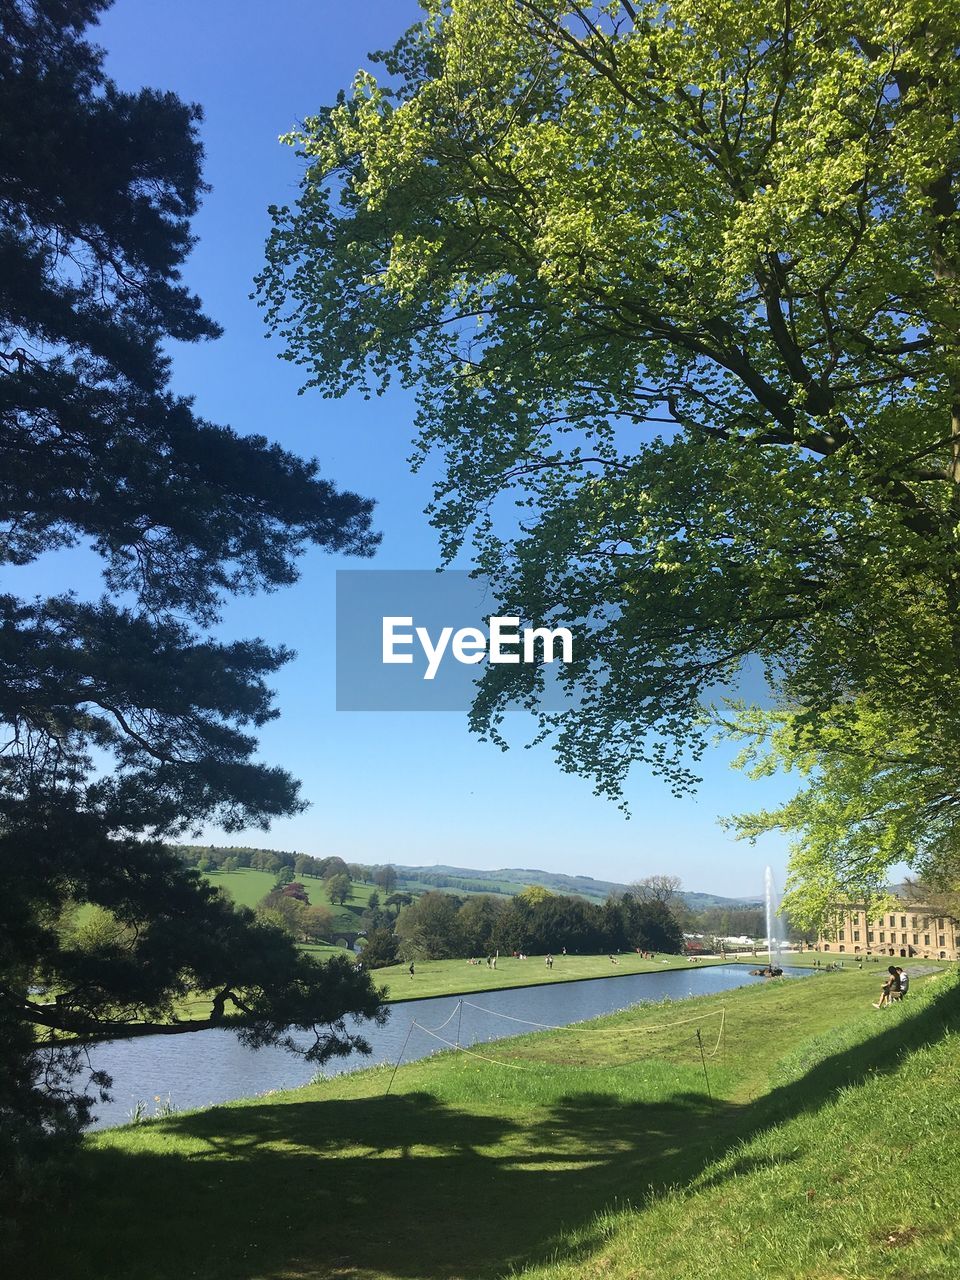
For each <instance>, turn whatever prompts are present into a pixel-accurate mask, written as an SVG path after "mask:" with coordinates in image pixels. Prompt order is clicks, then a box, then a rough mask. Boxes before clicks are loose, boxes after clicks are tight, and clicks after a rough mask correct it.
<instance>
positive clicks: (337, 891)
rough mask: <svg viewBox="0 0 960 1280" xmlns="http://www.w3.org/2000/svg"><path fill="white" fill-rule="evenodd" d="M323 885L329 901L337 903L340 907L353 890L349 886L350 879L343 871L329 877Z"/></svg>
mask: <svg viewBox="0 0 960 1280" xmlns="http://www.w3.org/2000/svg"><path fill="white" fill-rule="evenodd" d="M324 884H325V885H326V890H327V897H328V898H329V899H330V901H331V902H339V904H340V905H341V906H343V904H344V903H345V902H346V900H347V899H348V898H349V897H350V894H351V892H352V888H353V887H352V885H351V884H350V877H349V876H348V875H347V874H346V872H345V871H339V872H337V873H336V874H334V875H332V876H329V877H328V878H327V879H326V880H325V881H324Z"/></svg>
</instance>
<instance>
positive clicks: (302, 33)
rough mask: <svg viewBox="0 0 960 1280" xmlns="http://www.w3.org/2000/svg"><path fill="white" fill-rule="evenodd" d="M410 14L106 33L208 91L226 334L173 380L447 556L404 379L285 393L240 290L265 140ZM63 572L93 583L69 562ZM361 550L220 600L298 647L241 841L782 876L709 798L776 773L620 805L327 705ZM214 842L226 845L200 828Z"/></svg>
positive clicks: (390, 538) (284, 378)
mask: <svg viewBox="0 0 960 1280" xmlns="http://www.w3.org/2000/svg"><path fill="white" fill-rule="evenodd" d="M416 15H417V9H416V6H415V5H414V4H412V3H409V0H367V3H365V4H362V5H360V4H323V3H317V0H312V2H310V3H304V2H301V0H280V2H279V3H276V4H272V5H267V4H264V3H262V0H260V2H256V0H202V3H198V2H197V0H164V2H163V3H162V4H144V3H142V0H117V2H116V3H115V5H114V7H113V9H111V10H110V11H108V13H107V14H106V15H105V17H104V20H103V22H102V24H101V26H100V29H99V33H97V39H98V41H99V43H101V44H102V45H103V46H104V48H105V49H106V50H107V52H108V62H107V66H108V70H109V72H110V74H111V75H112V76H113V78H114V79H115V80H116V81H117V82H118V83H119V84H120V85H121V86H123V87H125V88H131V89H132V88H137V87H139V86H141V85H145V84H146V85H151V86H154V87H157V88H161V89H172V90H174V91H175V92H177V93H178V94H179V95H180V96H181V97H183V98H186V99H188V100H191V101H196V102H199V103H200V104H201V106H202V107H203V109H204V112H205V122H204V124H203V127H202V134H203V139H204V144H205V147H206V153H207V158H206V178H207V181H208V182H209V183H210V184H211V186H212V188H213V189H212V191H211V193H210V194H209V195H208V196H207V198H206V201H205V204H204V207H203V210H202V212H201V214H200V216H199V217H198V218H197V220H196V223H195V230H196V233H197V235H198V236H199V243H198V245H197V247H196V249H195V251H194V253H193V256H192V258H191V260H190V264H189V271H188V276H187V283H188V284H189V285H190V286H191V287H193V288H194V289H195V290H197V292H199V294H200V295H201V297H202V298H203V300H204V303H205V307H206V310H207V312H208V313H209V314H211V315H212V316H213V317H214V318H215V319H217V320H218V321H219V322H220V323H221V324H222V325H223V326H224V328H225V331H226V332H225V336H224V337H223V338H222V339H221V340H220V341H219V342H216V343H212V344H205V345H202V346H195V347H182V348H177V349H176V351H175V352H174V381H175V387H176V389H177V390H178V391H180V392H184V393H189V394H191V395H193V396H194V397H195V399H196V403H197V407H198V410H199V411H200V412H201V413H202V414H203V415H204V416H206V417H208V418H209V419H211V420H212V421H215V422H221V423H229V424H230V425H232V426H233V427H234V428H235V429H236V430H238V431H241V432H263V433H264V434H266V435H268V436H270V437H271V438H273V439H275V440H277V441H279V442H280V443H282V444H283V445H284V446H285V447H287V448H290V449H294V450H296V451H298V452H301V453H305V454H315V455H317V456H318V457H319V458H320V459H321V461H322V464H323V470H324V472H325V474H327V475H328V476H330V477H331V478H333V479H334V480H335V481H336V482H337V483H338V484H339V485H341V486H344V487H349V488H353V489H356V490H357V491H359V492H360V493H363V494H365V495H368V496H371V497H373V498H375V499H376V501H377V510H376V520H377V524H378V527H379V528H380V529H381V530H382V532H383V546H382V550H381V552H380V554H379V555H378V557H377V559H376V561H375V565H376V567H377V568H381V569H384V568H396V569H424V568H432V567H434V566H436V564H437V563H438V559H439V557H438V549H437V544H436V538H435V535H434V533H433V531H432V530H431V529H430V527H429V525H428V523H427V520H426V517H425V516H424V515H423V514H422V512H423V507H424V505H425V503H426V501H427V499H428V496H429V484H430V480H429V477H428V476H423V475H421V476H417V477H415V476H412V475H411V474H410V471H409V468H408V466H407V464H406V457H407V455H408V453H409V449H410V439H411V426H410V422H411V417H412V413H411V405H410V402H409V400H408V399H406V398H405V397H404V396H403V395H401V394H396V395H393V396H390V397H388V398H386V399H384V400H379V401H376V402H372V403H367V402H365V401H363V400H362V399H360V398H359V397H355V398H348V399H345V400H343V401H339V402H330V401H325V400H321V399H320V398H319V397H317V396H312V397H311V396H309V395H306V396H302V397H299V396H298V395H297V389H298V378H297V374H296V370H295V369H293V368H292V367H290V366H288V365H286V364H285V363H283V362H282V361H280V360H279V359H278V358H277V350H278V349H277V347H276V346H275V345H274V344H273V343H272V342H269V341H268V340H266V339H265V337H264V329H263V326H262V320H261V314H260V312H259V311H258V310H257V308H256V306H255V305H254V304H253V303H252V302H251V301H250V300H249V297H248V295H249V293H250V291H251V282H252V278H253V276H254V274H255V273H256V272H257V270H258V269H259V267H260V264H261V261H262V257H263V245H264V241H265V238H266V235H267V232H268V229H269V220H268V217H267V213H266V209H267V206H268V205H269V204H271V203H277V204H281V203H285V202H288V201H290V200H292V199H294V198H295V195H296V189H297V181H298V163H297V161H296V159H295V157H294V155H293V153H292V152H291V151H290V149H289V148H286V147H282V146H280V145H279V143H278V141H277V139H278V136H279V135H280V134H281V133H284V132H285V131H286V130H287V129H289V128H290V126H291V125H292V124H294V123H295V122H296V121H297V120H298V119H301V118H302V117H304V116H306V115H310V114H311V113H313V112H314V111H315V110H316V109H317V108H318V107H320V106H322V105H324V104H326V103H329V102H331V101H332V100H333V98H334V97H335V95H336V92H337V90H338V89H340V88H341V87H344V86H346V85H348V84H349V82H350V81H351V79H352V77H353V75H354V74H355V72H356V71H357V69H358V68H360V67H361V66H365V65H369V64H368V61H367V53H368V51H369V50H371V49H379V48H384V47H385V46H387V45H389V44H390V43H392V42H393V40H394V39H395V38H396V37H397V36H398V35H399V34H400V33H401V31H402V30H403V29H404V28H405V27H406V26H408V25H409V24H410V23H411V22H412V21H413V20H415V17H416ZM70 563H71V566H72V567H71V569H70V573H71V574H72V575H73V581H74V585H77V586H78V588H80V589H89V588H90V579H89V576H88V573H87V571H86V568H85V566H84V563H83V558H82V557H74V558H73V559H72V560H71V562H70ZM355 563H356V562H351V561H348V560H343V559H337V558H336V557H330V556H323V555H320V554H311V555H309V556H308V557H306V558H305V560H304V562H303V577H302V580H301V582H300V583H299V584H298V585H297V586H296V587H294V588H292V589H290V590H287V591H285V592H283V593H281V594H277V595H272V596H267V597H260V598H258V599H255V600H239V601H234V602H231V604H230V605H229V606H228V608H227V610H226V613H225V629H226V630H227V632H228V633H230V634H234V635H252V634H258V635H261V636H263V637H264V638H265V639H267V640H269V641H271V642H275V643H279V642H282V643H284V644H288V645H290V646H292V647H293V648H294V649H296V650H297V652H298V658H297V659H296V661H295V662H293V663H291V664H290V666H289V667H287V668H286V669H285V670H284V671H283V672H282V673H281V675H280V677H279V678H278V679H277V681H276V689H277V696H278V701H279V705H280V707H281V709H282V716H281V718H280V719H279V720H278V721H277V722H275V723H274V724H272V725H271V726H269V727H268V729H267V731H265V732H264V734H263V736H262V745H263V755H264V757H265V758H266V759H268V760H271V761H274V762H277V763H281V764H283V765H284V766H286V767H288V768H289V769H291V770H292V771H293V772H294V773H295V774H296V775H297V776H298V777H299V778H301V779H302V781H303V785H304V790H305V793H306V795H307V797H308V798H309V799H310V800H311V801H312V806H311V808H310V809H309V811H308V812H307V813H305V814H304V815H302V816H300V817H298V818H296V819H291V820H288V821H284V822H279V823H277V824H276V825H275V826H274V827H273V829H272V830H271V831H269V832H267V833H263V832H257V831H251V832H248V833H245V834H244V836H243V837H241V839H240V842H241V843H249V844H261V845H265V846H268V847H274V848H287V849H291V848H295V849H300V850H307V851H309V852H315V853H338V854H341V855H342V856H344V857H345V858H347V859H350V860H357V861H362V862H367V861H371V862H385V861H394V862H400V863H434V862H445V863H452V864H455V865H464V866H476V867H489V868H494V867H501V866H521V867H543V868H546V869H549V870H554V871H566V872H569V873H573V874H578V873H579V874H587V875H593V876H595V877H597V878H609V879H614V880H620V881H630V880H633V879H637V878H639V877H641V876H644V875H648V874H651V873H655V872H669V873H671V874H677V875H679V876H681V877H682V880H683V883H684V887H685V888H688V889H697V890H704V891H708V892H714V893H720V894H729V895H742V894H750V895H753V894H757V895H760V894H761V893H762V888H763V869H764V866H765V864H766V863H767V862H769V863H770V864H771V865H772V866H773V868H774V873H775V876H776V878H777V881H778V884H779V885H780V886H781V887H782V884H783V874H784V873H783V868H784V860H785V858H784V842H783V841H782V840H781V839H779V838H777V837H773V836H770V837H766V838H765V839H764V840H763V841H761V842H760V843H759V844H758V845H757V846H755V847H751V846H748V845H740V844H737V843H736V842H734V841H733V840H731V839H730V838H729V837H728V836H727V835H726V834H725V833H724V832H723V831H722V830H721V829H720V828H719V826H718V825H717V821H716V820H717V817H718V815H720V814H726V813H731V812H735V811H737V810H739V809H749V808H753V807H756V806H760V805H765V804H771V803H774V802H775V801H776V800H777V799H779V798H780V797H782V796H784V795H786V794H787V793H788V792H789V790H790V786H789V780H786V781H784V780H782V779H773V780H770V781H768V782H765V783H764V784H757V783H749V782H748V781H747V780H746V779H744V778H742V777H741V776H740V775H738V774H736V773H734V772H732V771H731V770H730V769H729V767H728V761H729V758H730V753H729V752H727V751H723V752H721V751H717V752H715V753H714V754H713V755H712V756H711V757H710V758H709V759H708V760H707V761H706V763H705V769H706V771H707V777H706V780H705V783H704V785H703V787H702V789H701V790H700V792H699V794H698V795H697V796H695V797H691V798H687V799H683V800H675V799H673V798H672V797H671V796H670V794H669V792H668V791H667V789H666V788H665V787H664V785H663V784H662V783H660V782H659V781H657V780H656V779H653V778H650V777H647V776H644V775H642V774H640V773H637V774H636V775H635V776H634V778H633V779H632V781H631V785H630V788H629V800H630V804H631V807H632V810H633V817H632V819H631V820H630V821H627V820H625V819H624V817H623V815H622V814H621V813H620V812H619V810H617V809H616V808H615V806H613V805H612V804H610V803H609V802H608V801H604V800H601V799H598V798H596V797H594V796H593V794H592V792H591V788H590V785H589V783H587V782H586V781H584V780H582V779H578V778H574V777H570V776H569V775H566V774H562V773H560V772H559V770H558V769H557V768H556V766H555V764H554V761H553V757H552V754H551V752H550V750H549V749H548V748H547V747H540V748H536V749H534V750H524V749H523V747H522V738H520V737H519V735H518V738H519V741H518V746H517V747H516V749H513V750H511V751H509V752H507V753H501V752H500V751H498V750H497V749H496V748H494V747H492V746H489V745H486V744H483V743H481V742H479V741H477V740H476V739H474V738H473V737H471V735H470V733H469V731H468V729H467V726H466V721H465V717H464V716H461V715H459V714H454V713H447V714H416V713H400V712H395V713H389V714H388V713H383V714H376V713H364V714H348V713H339V714H338V713H337V712H336V711H335V709H334V669H333V637H334V616H333V602H334V571H335V569H336V568H337V567H338V565H339V566H340V567H349V566H351V565H353V564H355ZM63 572H64V570H63V566H62V562H61V563H60V564H59V565H58V566H52V565H41V566H36V567H34V568H33V569H32V570H31V573H32V575H33V582H32V585H33V587H34V589H36V590H43V589H46V588H48V587H49V586H52V585H59V583H58V582H57V579H58V578H60V576H61V575H62V574H63ZM206 838H207V839H209V840H210V841H212V842H213V841H217V840H218V839H222V837H219V836H218V834H217V833H216V832H213V831H209V832H207V833H206Z"/></svg>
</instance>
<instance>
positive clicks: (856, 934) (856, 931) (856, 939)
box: [853, 929, 860, 942]
mask: <svg viewBox="0 0 960 1280" xmlns="http://www.w3.org/2000/svg"><path fill="white" fill-rule="evenodd" d="M853 940H854V942H859V941H860V930H859V929H854V931H853Z"/></svg>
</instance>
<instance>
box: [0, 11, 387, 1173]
mask: <svg viewBox="0 0 960 1280" xmlns="http://www.w3.org/2000/svg"><path fill="white" fill-rule="evenodd" d="M105 7H106V3H105V0H3V3H2V4H0V118H2V121H3V127H2V129H0V563H5V564H7V565H18V566H22V565H29V564H30V563H32V562H33V561H34V560H36V559H37V558H38V557H39V556H41V555H43V554H45V553H47V552H51V551H62V550H64V549H67V548H71V547H76V546H79V545H84V544H85V545H88V546H91V547H92V548H93V549H94V550H95V552H96V553H97V554H98V555H99V557H100V558H101V560H102V564H103V571H104V592H103V595H102V597H101V598H100V599H99V600H93V601H91V600H85V599H80V598H77V596H75V595H74V594H64V595H59V596H55V597H52V598H49V599H29V600H28V599H20V598H17V597H16V596H15V595H14V594H12V593H11V592H9V591H7V592H4V593H2V594H0V671H2V683H0V721H2V730H3V732H2V740H0V876H2V884H3V892H2V894H0V1033H2V1034H0V1043H2V1044H3V1046H4V1047H3V1049H2V1050H0V1055H2V1057H3V1062H2V1063H0V1066H2V1068H3V1069H2V1070H0V1080H2V1081H3V1083H2V1084H0V1161H2V1160H3V1158H4V1157H5V1156H7V1155H9V1156H11V1157H16V1158H17V1159H19V1160H22V1159H23V1158H24V1155H25V1153H28V1152H29V1148H30V1145H31V1140H32V1139H34V1138H36V1137H37V1136H38V1135H42V1134H43V1133H51V1132H60V1133H64V1132H72V1131H76V1130H77V1129H78V1128H79V1127H80V1125H82V1123H83V1122H84V1121H85V1120H87V1119H88V1118H89V1115H90V1110H91V1106H92V1105H93V1103H94V1099H93V1098H92V1097H91V1095H90V1093H89V1092H86V1091H85V1084H84V1082H83V1080H82V1078H79V1077H78V1075H77V1072H78V1070H79V1067H80V1064H81V1062H82V1060H83V1058H82V1050H83V1047H84V1045H85V1044H86V1043H87V1042H88V1041H90V1040H95V1039H98V1038H103V1037H105V1036H108V1035H109V1036H117V1035H121V1036H122V1035H134V1034H144V1033H147V1032H154V1031H162V1032H167V1033H175V1032H182V1031H190V1030H195V1029H198V1028H200V1027H204V1026H213V1025H217V1024H219V1023H222V1022H224V1020H228V1019H229V1018H230V1017H231V1015H233V1016H234V1017H235V1018H236V1019H237V1021H238V1026H239V1028H240V1032H239V1033H240V1034H241V1036H242V1037H243V1038H244V1039H245V1040H246V1041H247V1043H249V1044H251V1045H254V1046H256V1045H261V1044H266V1043H285V1044H289V1045H291V1047H292V1041H291V1040H290V1036H289V1029H290V1028H297V1027H298V1028H309V1029H311V1030H313V1031H314V1033H315V1035H314V1039H313V1041H312V1042H311V1046H310V1049H309V1056H310V1057H311V1058H313V1059H315V1060H323V1059H325V1058H327V1057H329V1056H330V1055H331V1054H342V1053H345V1052H348V1051H349V1050H350V1048H351V1047H353V1046H362V1044H363V1042H362V1039H361V1037H359V1036H358V1035H357V1034H355V1033H354V1032H348V1031H347V1029H346V1027H345V1024H344V1018H345V1016H346V1015H347V1014H357V1015H360V1016H363V1017H368V1018H369V1017H378V1016H380V1004H379V999H378V995H377V993H376V992H375V991H374V989H373V988H372V986H371V985H370V983H369V980H368V979H367V978H366V977H365V976H363V975H360V974H358V973H357V971H356V970H355V969H354V968H353V967H352V966H350V965H348V964H347V963H342V962H340V963H338V962H336V961H333V962H331V963H329V964H326V965H320V964H317V963H315V962H314V961H312V960H310V959H308V958H306V957H305V956H303V955H302V954H301V953H299V952H298V951H297V950H296V948H295V947H294V946H293V944H292V943H291V942H290V941H289V940H288V939H287V938H286V937H285V936H284V935H283V934H282V933H281V932H280V931H279V930H277V929H275V928H271V927H269V926H267V925H264V924H262V923H260V922H258V921H257V920H256V919H255V918H254V916H253V914H252V913H251V912H248V911H242V910H241V911H238V910H235V909H234V908H233V907H232V906H231V905H230V904H229V903H228V902H227V901H226V900H225V899H224V898H223V897H221V895H219V894H218V893H217V892H215V891H214V890H213V889H212V888H211V887H210V886H209V885H208V884H207V883H206V882H205V881H203V880H202V878H201V877H200V876H199V874H198V873H197V872H196V871H193V870H191V869H189V868H187V867H186V866H185V865H184V864H183V863H182V862H181V861H180V859H179V858H178V857H176V856H175V855H174V853H173V852H172V851H170V850H169V849H168V848H167V845H166V842H167V841H168V840H170V839H175V838H177V837H178V836H180V835H181V834H182V833H184V832H185V831H187V830H189V829H191V828H195V827H196V826H197V825H198V824H200V823H201V822H209V823H219V824H220V825H222V826H223V827H224V828H226V829H227V830H238V829H240V828H241V827H247V826H250V825H257V824H259V825H267V824H268V823H269V821H270V820H271V819H272V818H275V817H278V816H282V815H287V814H291V813H295V812H297V811H298V810H299V809H300V808H302V807H303V803H302V800H301V799H300V796H299V792H298V784H297V783H296V782H295V780H294V779H292V778H291V777H290V776H289V775H288V774H287V773H285V772H284V771H282V770H280V769H277V768H271V767H269V766H267V765H264V764H260V763H255V762H254V761H253V758H252V757H253V753H254V750H255V747H256V739H255V732H254V731H255V730H256V729H258V728H259V727H260V726H262V725H263V724H264V723H266V722H267V721H268V720H270V719H271V718H272V717H273V716H275V715H276V712H275V710H274V708H273V707H272V705H271V695H270V691H269V689H268V688H267V685H266V683H265V681H266V679H267V677H268V676H269V675H270V674H271V673H272V672H274V671H275V670H276V669H277V668H278V667H279V666H280V665H281V664H282V663H283V662H284V661H285V660H286V659H287V658H288V657H289V654H288V653H287V652H286V651H285V650H284V649H282V648H271V647H269V646H268V645H266V644H264V643H263V642H261V641H259V640H242V641H234V642H220V641H215V640H213V639H210V638H208V636H207V635H206V634H205V632H206V629H208V628H209V627H210V626H211V625H212V624H213V623H214V622H216V620H217V616H218V610H219V607H220V605H221V602H222V601H223V599H224V597H225V596H226V595H229V594H231V593H235V592H253V591H255V590H263V589H267V590H269V589H273V588H277V587H280V586H283V585H284V584H287V583H290V582H292V581H294V580H295V578H296V564H295V561H296V557H297V555H298V553H299V552H300V551H301V550H302V549H303V548H304V547H305V546H306V545H308V544H314V545H317V546H321V547H325V548H327V549H329V550H332V551H346V552H352V553H355V554H359V555H367V554H370V553H371V552H372V550H373V548H374V546H375V544H376V537H375V536H374V535H372V533H371V531H370V512H371V505H372V504H371V503H370V502H369V501H367V500H365V499H362V498H360V497H358V496H357V495H355V494H352V493H346V492H342V491H339V490H338V489H337V488H336V487H335V486H334V485H332V484H331V483H330V482H329V481H327V480H324V479H322V478H321V477H320V475H319V473H318V467H317V464H316V463H315V462H312V461H305V460H303V459H300V458H298V457H294V456H292V455H291V454H289V453H286V452H284V451H283V450H282V449H280V448H279V447H278V446H276V445H273V444H270V443H268V441H267V440H266V439H264V438H263V437H260V436H246V437H241V436H239V435H237V434H236V433H235V432H233V431H232V430H230V429H229V428H226V427H222V426H216V425H213V424H211V423H209V422H205V421H203V420H202V419H200V418H198V417H197V415H196V414H195V413H194V410H193V408H192V407H191V404H190V402H189V401H187V400H185V399H182V398H179V397H177V396H175V395H174V394H173V393H172V392H171V390H170V387H169V381H168V374H169V367H168V360H167V357H166V356H165V354H164V349H163V346H164V343H165V342H167V341H168V340H171V339H176V340H178V341H181V342H183V341H189V342H193V341H198V340H201V339H209V338H214V337H216V336H217V333H218V329H217V326H216V325H215V324H214V323H213V321H211V320H210V319H209V318H208V317H207V316H205V315H204V314H203V312H202V310H201V305H200V302H199V299H198V298H196V297H195V296H193V294H191V292H190V291H189V290H188V289H187V288H186V287H185V286H184V284H183V283H182V279H181V272H182V268H183V264H184V261H185V258H186V256H187V254H188V252H189V250H190V248H191V245H192V237H191V232H190V219H191V217H192V215H193V214H194V213H195V211H196V209H197V205H198V201H199V198H200V196H201V194H202V192H203V189H204V188H203V182H202V176H201V161H202V151H201V146H200V143H199V141H198V136H197V128H198V124H199V121H200V111H199V109H198V108H197V107H195V106H190V105H187V104H185V103H183V102H182V101H180V100H179V99H178V98H177V97H176V96H174V95H173V94H172V93H164V92H160V91H156V90H152V89H144V90H142V91H140V92H139V93H126V92H121V91H120V90H119V89H118V88H117V87H116V86H115V85H114V84H113V83H111V81H110V80H109V79H108V78H107V77H106V75H105V73H104V69H103V61H102V54H101V52H100V51H99V50H97V48H96V47H94V46H93V45H92V44H91V43H90V42H89V41H88V40H87V39H86V38H85V36H84V31H85V28H87V27H88V26H89V25H90V24H91V23H93V22H95V21H96V20H97V17H98V15H99V13H100V12H101V11H102V10H103V9H104V8H105ZM90 904H92V906H93V907H95V908H97V913H96V920H97V927H96V928H92V927H90V918H91V916H90V912H91V905H90ZM81 907H84V910H80V908H81ZM190 991H199V992H203V993H206V994H207V995H208V996H209V1000H210V1004H209V1009H208V1012H207V1014H206V1016H205V1017H201V1018H196V1019H194V1020H192V1021H180V1022H172V1021H171V1018H172V1015H173V1014H174V1010H175V1002H176V1001H177V999H178V998H179V997H181V996H183V995H185V994H186V993H187V992H190ZM90 1080H91V1081H92V1084H93V1086H94V1091H96V1089H97V1088H100V1089H102V1088H105V1087H106V1086H107V1083H108V1082H107V1081H106V1080H105V1078H103V1077H102V1076H93V1077H91V1078H90ZM4 1147H5V1148H6V1149H5V1150H4Z"/></svg>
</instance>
